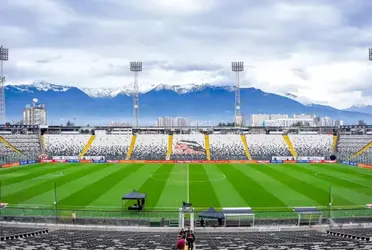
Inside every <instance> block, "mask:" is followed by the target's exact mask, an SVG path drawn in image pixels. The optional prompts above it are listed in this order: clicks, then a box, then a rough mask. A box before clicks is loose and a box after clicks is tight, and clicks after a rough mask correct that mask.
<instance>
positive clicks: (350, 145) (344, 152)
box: [337, 135, 372, 160]
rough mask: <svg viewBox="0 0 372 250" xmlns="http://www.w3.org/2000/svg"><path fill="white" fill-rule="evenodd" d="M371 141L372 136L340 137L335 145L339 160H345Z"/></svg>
mask: <svg viewBox="0 0 372 250" xmlns="http://www.w3.org/2000/svg"><path fill="white" fill-rule="evenodd" d="M371 141H372V135H340V137H339V141H338V144H337V155H338V158H339V159H342V160H347V159H349V157H350V156H352V155H354V154H355V153H357V152H358V151H359V150H360V149H362V148H363V147H364V146H365V145H367V144H368V143H369V142H371Z"/></svg>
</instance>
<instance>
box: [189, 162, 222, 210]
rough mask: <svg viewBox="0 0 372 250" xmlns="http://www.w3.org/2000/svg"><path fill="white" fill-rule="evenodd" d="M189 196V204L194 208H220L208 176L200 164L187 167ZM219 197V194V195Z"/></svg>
mask: <svg viewBox="0 0 372 250" xmlns="http://www.w3.org/2000/svg"><path fill="white" fill-rule="evenodd" d="M188 167H189V184H190V185H189V187H190V190H189V194H190V202H192V204H193V205H194V206H195V207H221V204H220V201H219V200H218V198H217V194H216V193H215V191H214V189H213V187H212V184H211V182H210V180H209V176H208V175H207V173H206V172H205V169H204V166H203V165H200V164H190V165H189V166H188ZM211 177H212V178H213V175H211ZM219 195H221V194H219Z"/></svg>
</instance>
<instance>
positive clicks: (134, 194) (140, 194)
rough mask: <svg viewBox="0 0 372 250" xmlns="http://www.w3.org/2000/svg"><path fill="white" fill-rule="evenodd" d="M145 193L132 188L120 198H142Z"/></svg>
mask: <svg viewBox="0 0 372 250" xmlns="http://www.w3.org/2000/svg"><path fill="white" fill-rule="evenodd" d="M146 196H147V194H144V193H140V192H137V191H136V190H133V191H132V192H131V193H129V194H126V195H124V196H123V198H122V200H142V199H145V198H146Z"/></svg>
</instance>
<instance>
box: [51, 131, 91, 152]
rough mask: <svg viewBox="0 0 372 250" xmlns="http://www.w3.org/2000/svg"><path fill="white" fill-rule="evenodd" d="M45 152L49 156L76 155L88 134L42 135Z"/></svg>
mask: <svg viewBox="0 0 372 250" xmlns="http://www.w3.org/2000/svg"><path fill="white" fill-rule="evenodd" d="M44 138H45V152H46V153H47V154H48V155H51V156H77V155H79V154H80V153H81V151H82V150H83V149H84V147H85V145H86V144H87V142H88V141H89V138H90V135H62V134H58V135H49V134H47V135H44Z"/></svg>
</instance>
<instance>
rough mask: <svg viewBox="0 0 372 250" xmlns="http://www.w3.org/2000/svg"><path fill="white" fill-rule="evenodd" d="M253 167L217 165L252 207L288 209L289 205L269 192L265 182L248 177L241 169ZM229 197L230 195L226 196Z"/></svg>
mask: <svg viewBox="0 0 372 250" xmlns="http://www.w3.org/2000/svg"><path fill="white" fill-rule="evenodd" d="M250 167H252V165H249V164H248V165H241V166H231V165H225V164H221V165H217V168H218V169H219V170H220V171H221V172H222V173H223V174H224V175H225V176H226V178H227V179H228V180H229V181H230V183H231V184H232V185H233V187H234V188H235V190H236V191H237V192H238V193H239V194H240V196H241V197H242V198H243V199H244V200H245V202H246V203H247V204H249V206H250V207H252V208H256V209H260V208H263V207H267V208H270V207H286V205H287V204H285V203H283V202H282V201H281V200H279V199H278V198H277V197H276V196H275V195H273V194H272V193H270V192H268V191H267V190H266V189H265V188H264V187H263V186H261V184H260V183H261V182H262V181H263V182H265V181H264V180H254V179H252V178H250V176H248V175H246V174H245V173H244V172H242V171H241V170H240V169H239V168H250ZM225 195H228V194H225Z"/></svg>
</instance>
